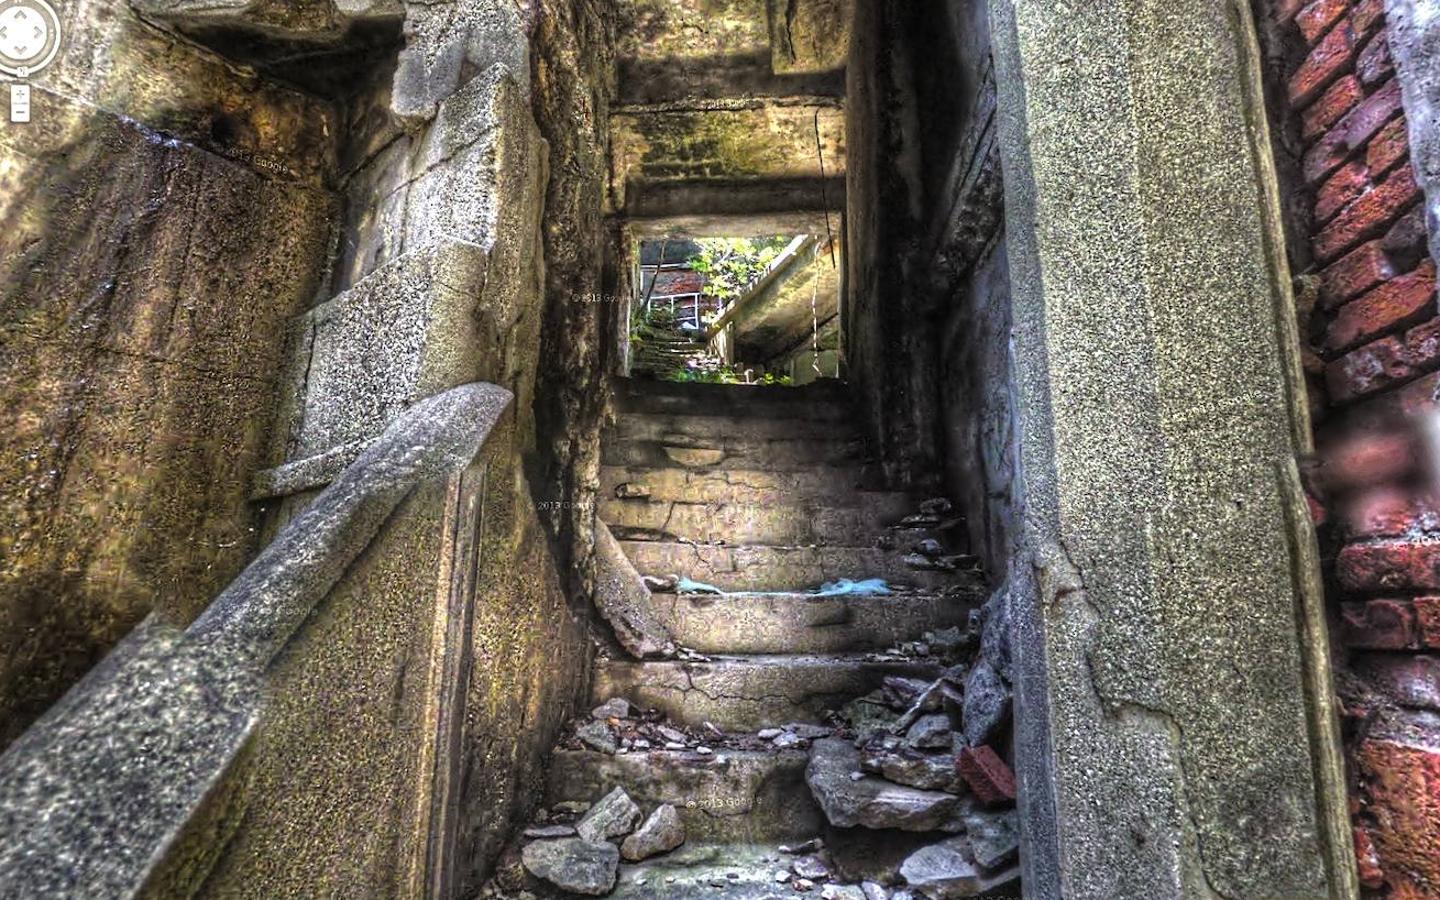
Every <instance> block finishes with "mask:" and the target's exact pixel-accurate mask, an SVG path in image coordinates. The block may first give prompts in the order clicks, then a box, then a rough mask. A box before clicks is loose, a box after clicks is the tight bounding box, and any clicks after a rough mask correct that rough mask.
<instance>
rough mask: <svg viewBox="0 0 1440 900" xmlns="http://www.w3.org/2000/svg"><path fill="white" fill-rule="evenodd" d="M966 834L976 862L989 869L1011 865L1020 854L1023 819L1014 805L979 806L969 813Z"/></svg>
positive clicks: (993, 869) (986, 869)
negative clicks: (1000, 808) (1001, 807)
mask: <svg viewBox="0 0 1440 900" xmlns="http://www.w3.org/2000/svg"><path fill="white" fill-rule="evenodd" d="M965 838H966V840H968V841H969V843H970V853H971V855H972V856H973V857H974V859H975V864H976V865H978V866H979V867H980V868H981V869H984V870H985V871H987V872H993V871H995V870H996V869H999V868H1002V867H1004V866H1008V865H1010V864H1011V863H1013V862H1015V860H1016V859H1017V858H1018V857H1019V855H1020V819H1019V815H1018V814H1017V813H1016V812H1015V810H1013V809H1007V810H1003V811H1000V812H995V811H991V810H984V809H975V810H971V811H968V812H966V814H965Z"/></svg>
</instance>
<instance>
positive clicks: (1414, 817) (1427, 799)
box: [1354, 740, 1440, 900]
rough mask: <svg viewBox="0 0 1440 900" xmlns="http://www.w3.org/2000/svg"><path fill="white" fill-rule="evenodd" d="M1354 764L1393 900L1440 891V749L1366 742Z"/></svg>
mask: <svg viewBox="0 0 1440 900" xmlns="http://www.w3.org/2000/svg"><path fill="white" fill-rule="evenodd" d="M1354 759H1355V763H1356V768H1357V770H1358V772H1359V775H1360V782H1361V791H1362V793H1363V796H1364V798H1365V800H1366V801H1367V803H1366V804H1365V805H1366V812H1367V814H1368V815H1369V816H1370V817H1371V818H1373V819H1374V820H1375V821H1376V822H1378V823H1380V824H1379V825H1378V826H1377V827H1376V828H1374V829H1372V830H1371V836H1372V837H1373V838H1374V841H1375V852H1376V855H1377V856H1378V857H1379V859H1380V869H1381V871H1382V872H1384V873H1385V881H1386V884H1387V885H1388V887H1389V888H1390V894H1389V896H1390V897H1392V898H1416V900H1419V898H1425V897H1435V896H1436V894H1437V892H1440V750H1437V749H1434V748H1433V747H1430V746H1422V745H1416V744H1411V743H1404V742H1401V741H1393V740H1363V741H1361V742H1360V744H1359V745H1358V746H1357V747H1356V748H1355V752H1354Z"/></svg>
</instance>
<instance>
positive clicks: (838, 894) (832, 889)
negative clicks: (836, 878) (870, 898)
mask: <svg viewBox="0 0 1440 900" xmlns="http://www.w3.org/2000/svg"><path fill="white" fill-rule="evenodd" d="M820 900H865V893H864V892H863V891H861V890H860V888H858V887H856V886H855V885H853V884H827V885H825V886H824V887H823V888H821V889H820Z"/></svg>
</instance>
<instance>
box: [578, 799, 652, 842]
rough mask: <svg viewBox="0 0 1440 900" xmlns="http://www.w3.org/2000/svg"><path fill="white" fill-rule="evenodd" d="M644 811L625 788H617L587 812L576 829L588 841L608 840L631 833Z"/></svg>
mask: <svg viewBox="0 0 1440 900" xmlns="http://www.w3.org/2000/svg"><path fill="white" fill-rule="evenodd" d="M641 816H642V813H641V812H640V807H638V806H636V805H635V801H634V800H631V799H630V795H629V794H627V793H625V789H624V788H618V787H617V788H616V789H615V790H613V791H611V792H610V793H608V794H606V795H605V797H604V799H602V800H601V801H600V802H599V803H596V804H595V805H594V806H592V807H590V811H589V812H587V813H586V814H585V817H584V818H582V819H581V820H580V821H579V822H578V823H577V824H576V825H575V831H576V832H577V833H578V834H579V835H580V837H581V838H583V839H585V840H587V841H608V840H610V839H611V838H617V837H620V836H621V835H626V834H629V833H630V832H631V831H634V830H635V826H636V825H639V824H640V819H641Z"/></svg>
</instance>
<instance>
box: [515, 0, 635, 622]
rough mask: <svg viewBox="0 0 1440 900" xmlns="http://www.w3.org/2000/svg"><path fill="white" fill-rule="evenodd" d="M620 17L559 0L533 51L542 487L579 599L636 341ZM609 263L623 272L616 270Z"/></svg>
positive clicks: (587, 581) (550, 5)
mask: <svg viewBox="0 0 1440 900" xmlns="http://www.w3.org/2000/svg"><path fill="white" fill-rule="evenodd" d="M616 18H617V11H616V7H615V5H614V4H613V3H612V2H610V0H585V2H579V3H571V2H558V0H547V2H544V3H542V4H541V8H540V13H539V21H538V27H537V29H536V32H535V36H534V44H533V50H532V55H533V59H534V69H535V80H534V89H533V93H532V104H533V107H534V112H535V118H536V121H537V123H538V124H539V127H540V131H541V133H542V134H543V135H544V136H545V139H546V141H547V142H548V143H549V146H550V158H551V167H550V170H551V177H550V181H549V184H548V185H547V186H546V193H545V211H544V219H543V223H544V224H543V232H542V237H543V240H544V249H545V286H544V303H543V316H544V318H543V326H542V329H541V338H540V340H541V345H540V356H539V358H540V360H541V369H540V374H539V380H540V388H539V392H538V397H539V400H538V403H537V405H536V415H537V417H538V421H539V428H540V433H541V442H540V445H539V447H538V453H537V459H536V463H537V468H536V470H535V471H536V474H535V475H534V478H533V480H534V487H535V489H536V494H537V497H539V498H541V503H542V507H543V508H542V514H543V517H544V519H545V522H546V524H547V526H548V527H549V530H550V533H551V534H552V535H553V536H554V537H555V539H556V543H557V549H558V554H557V556H558V559H559V562H560V564H561V568H562V571H564V572H566V573H567V579H568V580H567V582H566V588H567V590H569V591H570V592H571V593H572V595H573V596H575V597H577V598H585V597H588V596H589V595H590V591H591V590H592V588H593V584H594V566H593V564H592V558H593V555H594V537H593V531H594V522H595V491H596V487H597V484H598V482H599V477H600V426H601V419H602V417H603V416H604V410H605V402H606V396H605V393H606V391H605V379H606V376H607V375H608V374H609V373H610V372H612V371H615V370H616V368H617V367H618V365H619V364H618V363H617V361H616V360H617V351H619V350H620V349H621V348H622V347H623V346H624V345H625V344H626V343H627V342H628V335H629V311H628V300H627V298H628V297H629V295H630V290H629V286H628V277H629V268H628V263H627V260H628V250H629V248H628V247H626V246H624V243H625V242H624V241H623V240H621V238H620V237H619V235H618V234H617V233H615V228H614V227H612V226H609V225H607V223H606V222H605V219H604V217H603V214H602V211H603V209H604V206H605V185H606V173H607V168H608V160H607V152H608V135H609V128H608V122H609V119H608V117H609V108H610V102H611V97H612V96H613V94H614V91H615V85H614V60H615V56H614V53H615V49H614V45H615V41H616V30H615V29H616ZM607 259H608V260H610V261H611V262H612V263H614V264H615V265H616V266H617V268H615V269H613V270H612V271H610V272H608V273H607V272H606V271H605V266H606V262H607Z"/></svg>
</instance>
